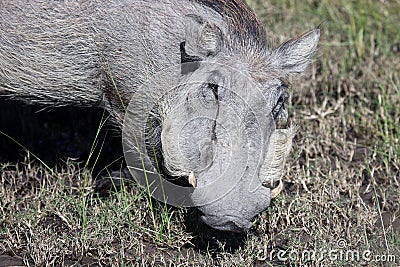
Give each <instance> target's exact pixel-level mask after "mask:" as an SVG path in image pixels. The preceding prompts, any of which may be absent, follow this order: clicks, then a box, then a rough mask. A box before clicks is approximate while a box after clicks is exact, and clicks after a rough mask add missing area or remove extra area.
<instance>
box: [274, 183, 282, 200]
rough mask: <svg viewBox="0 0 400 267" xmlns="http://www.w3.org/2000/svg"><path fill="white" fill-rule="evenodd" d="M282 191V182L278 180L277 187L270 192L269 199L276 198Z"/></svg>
mask: <svg viewBox="0 0 400 267" xmlns="http://www.w3.org/2000/svg"><path fill="white" fill-rule="evenodd" d="M282 189H283V182H282V180H279V185H278V186H277V187H276V188H274V189H272V190H271V199H274V198H276V197H277V196H278V195H279V194H280V193H281V192H282Z"/></svg>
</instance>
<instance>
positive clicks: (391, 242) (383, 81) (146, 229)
mask: <svg viewBox="0 0 400 267" xmlns="http://www.w3.org/2000/svg"><path fill="white" fill-rule="evenodd" d="M248 2H249V4H250V5H251V6H252V7H253V8H254V9H255V10H256V12H257V13H258V14H259V15H260V16H261V17H262V18H263V19H264V21H265V24H266V25H267V30H268V33H269V34H270V36H274V37H273V38H274V39H275V41H282V40H284V39H286V38H287V37H288V36H292V35H296V34H298V33H301V32H304V31H306V30H309V29H312V28H313V27H314V26H315V25H319V24H320V23H321V22H323V34H322V42H321V47H320V50H319V55H318V57H317V59H316V60H315V62H314V64H313V66H312V68H311V69H310V72H309V73H308V74H307V75H305V76H304V77H302V78H301V79H297V80H294V81H293V85H294V88H293V92H292V95H293V96H292V106H291V114H292V118H291V119H292V121H294V122H295V123H297V124H299V125H301V128H300V130H299V134H298V135H297V137H296V140H295V147H294V150H293V152H292V155H293V156H292V158H291V160H290V162H289V163H288V167H287V173H286V176H285V190H284V191H283V194H282V195H281V196H280V197H279V198H278V199H276V200H275V201H274V202H273V204H272V205H271V207H270V208H269V209H268V210H267V211H265V212H263V213H262V214H261V215H260V216H258V217H257V218H256V219H255V222H254V227H253V228H252V230H251V231H250V232H249V233H248V234H245V235H235V234H227V233H221V232H216V231H213V230H211V229H209V228H207V227H206V226H204V225H203V224H201V223H200V222H199V219H198V214H197V212H196V211H194V210H185V209H176V208H171V207H168V206H164V205H163V204H161V203H158V202H156V203H154V201H153V202H152V201H151V200H149V199H148V198H147V196H146V195H145V194H144V193H143V192H142V191H140V190H139V189H138V188H137V187H136V186H135V185H132V186H131V185H130V186H124V187H123V189H122V190H121V191H120V192H118V193H115V194H113V195H111V196H109V197H106V198H99V197H97V196H96V195H95V194H93V191H92V189H91V187H90V185H91V175H90V174H91V173H90V170H87V169H86V170H85V169H82V168H79V166H80V165H78V164H77V163H74V162H67V163H65V164H62V167H59V168H58V169H54V170H51V171H50V170H49V169H46V168H45V167H44V166H42V165H40V164H33V163H29V162H32V161H33V160H32V159H30V158H27V159H26V160H25V161H24V162H25V163H18V164H16V165H7V164H5V163H4V164H2V165H3V166H2V167H1V168H0V171H1V179H2V181H1V185H0V255H1V256H0V262H3V263H13V264H14V265H15V264H26V265H37V266H40V265H52V264H55V265H61V264H64V265H93V266H97V265H103V266H109V265H113V266H117V265H118V266H121V265H135V266H152V265H161V266H170V265H181V266H218V265H220V266H270V265H274V266H275V265H294V266H295V265H297V266H303V265H312V266H313V265H318V264H322V265H325V266H326V265H332V266H343V265H354V266H358V265H370V266H380V265H388V266H391V265H393V266H395V265H398V264H400V184H399V180H400V142H399V135H400V130H399V129H400V126H399V118H400V74H399V73H400V60H399V58H400V31H399V21H400V15H399V14H400V2H399V1H373V0H359V1H345V0H339V1H335V2H334V1H329V0H322V1H311V0H307V1H302V2H300V1H292V0H285V1H278V0H276V1H268V3H266V2H265V1H261V0H252V1H250V0H249V1H248ZM280 33H281V34H280ZM33 162H35V161H33ZM338 241H340V242H338ZM343 242H345V243H346V244H344V243H343ZM338 243H340V244H338ZM342 245H344V246H342ZM324 250H325V252H324ZM296 251H297V252H299V255H300V256H301V253H302V252H305V253H306V254H307V253H308V252H313V251H315V252H317V255H316V256H317V259H314V260H311V261H308V260H307V257H303V258H302V257H298V258H297V259H295V257H294V256H295V255H296V254H295V252H296ZM365 251H370V252H371V255H370V256H369V258H370V259H371V261H367V260H366V259H365V256H368V255H363V252H365ZM285 252H286V253H287V254H285ZM290 252H292V254H291V256H292V257H289V254H288V253H290ZM329 252H330V254H329ZM341 253H347V255H348V256H349V255H350V256H353V257H355V260H353V261H352V260H351V257H350V259H347V260H346V257H345V255H343V254H341ZM349 253H350V254H349ZM357 253H359V256H360V260H357ZM379 255H381V256H389V255H394V256H395V257H396V260H397V261H396V263H395V262H391V261H390V260H392V258H390V259H387V260H388V261H386V262H377V261H373V260H374V259H377V258H375V256H379ZM305 256H307V255H305ZM363 256H364V259H363ZM283 258H287V260H286V261H285V260H284V259H283ZM1 265H2V263H0V266H1Z"/></svg>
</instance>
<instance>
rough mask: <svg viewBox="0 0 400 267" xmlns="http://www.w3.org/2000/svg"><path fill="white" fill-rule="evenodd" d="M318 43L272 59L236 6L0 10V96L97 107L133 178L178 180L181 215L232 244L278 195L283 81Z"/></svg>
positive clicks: (94, 2) (10, 1)
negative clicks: (182, 191) (116, 131)
mask: <svg viewBox="0 0 400 267" xmlns="http://www.w3.org/2000/svg"><path fill="white" fill-rule="evenodd" d="M319 35H320V31H319V29H315V30H312V31H310V32H308V33H306V34H303V35H301V36H299V37H296V38H294V39H291V40H288V41H287V42H284V43H283V44H281V45H280V46H279V47H277V48H276V49H269V48H268V46H267V37H266V32H265V29H264V27H263V25H262V23H261V22H260V20H259V19H258V18H257V17H256V15H255V14H254V13H253V11H251V9H250V8H249V7H248V6H247V5H246V4H245V3H244V2H242V0H159V1H153V0H118V1H117V0H110V1H101V0H86V1H84V0H75V1H55V0H53V1H51V0H24V1H22V0H0V94H1V95H4V96H5V97H11V98H16V99H23V100H25V101H26V102H28V103H40V104H48V105H53V106H60V105H70V104H72V105H79V106H103V107H104V108H105V109H106V110H107V111H109V113H110V114H111V115H112V118H113V121H114V122H115V124H116V125H118V126H119V127H120V128H121V129H122V128H124V132H125V134H124V135H123V136H124V145H125V147H126V148H125V152H126V154H127V155H128V154H129V155H130V156H128V158H130V159H127V162H128V165H130V166H129V167H131V169H130V170H131V171H132V174H133V175H135V176H136V175H139V176H140V173H141V172H142V173H149V174H150V173H153V174H154V173H155V174H158V175H161V178H163V179H164V180H166V181H174V179H178V178H179V179H182V177H186V179H188V180H187V181H188V185H189V184H190V185H192V186H193V187H192V188H191V187H182V188H189V189H191V191H190V194H188V198H189V201H188V202H185V203H184V204H183V205H186V206H189V205H191V204H193V205H194V206H197V207H198V208H199V209H200V210H201V211H202V212H203V214H204V215H203V216H202V219H203V221H204V222H205V223H207V224H208V225H210V226H211V227H213V228H216V229H220V230H228V231H236V232H241V231H246V230H247V229H249V228H250V226H251V220H252V219H253V217H254V216H255V215H257V214H259V213H260V212H262V211H263V210H265V209H266V208H267V207H268V206H269V204H270V201H271V198H273V197H274V196H276V195H277V194H278V193H279V190H280V188H281V186H282V184H280V187H278V188H276V189H272V188H273V187H272V184H273V183H274V182H276V181H279V180H280V178H281V175H282V171H283V165H284V162H285V158H286V157H287V155H288V153H289V150H290V147H291V142H292V137H293V135H294V130H293V127H291V126H290V125H287V119H288V113H287V109H286V106H285V104H286V102H287V99H288V97H289V95H288V84H287V82H285V81H287V77H288V76H289V75H290V74H297V73H301V72H303V71H304V70H305V69H306V67H307V65H308V64H309V62H310V60H311V57H312V55H313V53H314V51H315V50H316V47H317V44H318V40H319ZM141 142H142V143H144V144H145V145H144V146H142V145H140V144H139V143H141ZM144 158H145V159H144ZM138 159H140V160H138ZM141 161H142V163H143V162H144V161H145V162H146V163H143V164H142V165H141V163H140V162H141ZM130 162H133V163H132V164H130ZM148 163H150V165H149V164H148ZM145 168H146V170H147V171H144V169H145ZM145 177H146V178H147V176H145ZM139 180H140V179H139ZM165 186H166V187H168V186H169V187H170V188H171V184H169V185H168V186H167V185H165ZM172 188H173V185H172ZM167 189H168V188H167ZM170 191H171V190H170ZM172 191H173V189H172ZM176 192H178V191H176ZM173 198H177V199H179V195H178V196H171V194H169V193H168V194H167V196H166V198H165V199H164V200H165V201H167V202H171V199H173ZM185 201H186V200H185ZM172 202H174V203H173V204H176V203H177V201H176V200H174V201H172ZM182 203H183V202H182ZM188 203H191V204H188ZM178 204H179V203H178Z"/></svg>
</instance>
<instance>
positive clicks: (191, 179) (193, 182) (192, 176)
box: [188, 172, 196, 187]
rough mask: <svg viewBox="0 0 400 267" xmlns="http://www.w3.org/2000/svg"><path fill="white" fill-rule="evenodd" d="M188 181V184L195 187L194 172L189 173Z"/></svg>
mask: <svg viewBox="0 0 400 267" xmlns="http://www.w3.org/2000/svg"><path fill="white" fill-rule="evenodd" d="M188 180H189V184H191V185H192V186H193V187H196V177H195V176H194V172H190V174H189V178H188Z"/></svg>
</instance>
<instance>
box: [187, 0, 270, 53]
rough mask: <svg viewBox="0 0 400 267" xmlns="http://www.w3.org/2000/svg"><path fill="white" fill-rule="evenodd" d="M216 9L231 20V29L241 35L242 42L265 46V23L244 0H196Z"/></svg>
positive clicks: (238, 35) (235, 33)
mask: <svg viewBox="0 0 400 267" xmlns="http://www.w3.org/2000/svg"><path fill="white" fill-rule="evenodd" d="M194 1H196V2H198V3H200V4H202V5H204V6H208V7H210V8H211V9H213V10H215V11H216V12H218V13H219V14H221V16H223V17H224V18H226V19H227V20H229V21H228V22H229V23H228V25H229V27H230V31H231V32H232V33H233V34H234V35H236V36H237V37H239V38H240V39H241V40H240V41H241V42H242V43H244V44H250V45H256V46H258V47H259V48H263V47H265V45H266V33H265V28H264V25H263V23H262V22H261V21H260V19H258V17H257V16H256V14H255V13H254V11H253V10H251V8H250V7H249V6H247V5H246V3H244V1H243V0H194Z"/></svg>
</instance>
